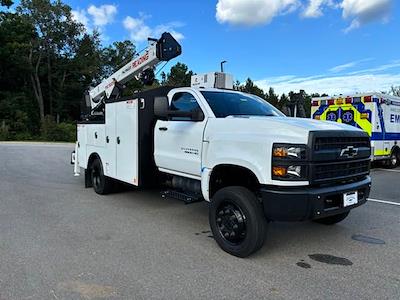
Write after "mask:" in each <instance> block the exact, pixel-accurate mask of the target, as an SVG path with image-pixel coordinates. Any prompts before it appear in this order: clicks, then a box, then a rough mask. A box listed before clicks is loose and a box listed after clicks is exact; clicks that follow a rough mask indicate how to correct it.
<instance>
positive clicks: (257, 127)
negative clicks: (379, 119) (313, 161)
mask: <svg viewBox="0 0 400 300" xmlns="http://www.w3.org/2000/svg"><path fill="white" fill-rule="evenodd" d="M325 130H336V131H344V130H345V131H360V129H358V128H356V127H353V126H349V125H345V124H340V123H336V122H327V121H318V120H311V119H305V118H288V117H262V116H251V117H247V116H246V117H245V116H243V117H242V116H230V117H227V118H210V119H209V120H208V124H207V130H206V132H205V136H204V137H205V140H209V139H212V138H213V137H215V138H217V139H242V140H243V139H254V138H257V137H262V138H263V139H264V138H267V139H271V140H274V142H292V143H307V141H308V134H309V132H310V131H325ZM217 136H218V137H217Z"/></svg>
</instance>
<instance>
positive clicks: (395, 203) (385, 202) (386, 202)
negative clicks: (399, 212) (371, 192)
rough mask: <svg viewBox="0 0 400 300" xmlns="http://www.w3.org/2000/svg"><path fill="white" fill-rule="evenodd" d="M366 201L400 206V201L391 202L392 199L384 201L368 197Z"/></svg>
mask: <svg viewBox="0 0 400 300" xmlns="http://www.w3.org/2000/svg"><path fill="white" fill-rule="evenodd" d="M368 201H372V202H378V203H384V204H391V205H397V206H400V203H397V202H392V201H386V200H379V199H372V198H368Z"/></svg>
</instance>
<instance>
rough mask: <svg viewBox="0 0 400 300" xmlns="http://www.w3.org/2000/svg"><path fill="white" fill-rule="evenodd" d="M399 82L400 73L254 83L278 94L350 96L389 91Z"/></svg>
mask: <svg viewBox="0 0 400 300" xmlns="http://www.w3.org/2000/svg"><path fill="white" fill-rule="evenodd" d="M399 82H400V73H396V74H363V75H344V76H330V77H318V76H316V78H312V79H307V78H301V77H299V78H296V79H293V80H289V81H279V82H274V78H267V79H263V80H258V81H255V83H256V84H257V85H258V86H259V87H261V88H263V89H264V90H268V89H269V87H271V86H272V87H273V88H274V89H275V92H276V93H278V94H282V93H286V94H287V93H289V92H290V91H298V90H300V89H302V90H305V91H306V92H307V93H320V94H322V93H327V94H328V95H338V94H352V93H361V92H371V91H378V92H380V91H389V90H390V87H391V86H397V85H399Z"/></svg>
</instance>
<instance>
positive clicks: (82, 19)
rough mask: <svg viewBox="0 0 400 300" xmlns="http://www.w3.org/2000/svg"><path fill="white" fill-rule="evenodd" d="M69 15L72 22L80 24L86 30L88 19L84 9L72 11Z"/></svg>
mask: <svg viewBox="0 0 400 300" xmlns="http://www.w3.org/2000/svg"><path fill="white" fill-rule="evenodd" d="M71 15H72V20H74V21H75V22H78V23H81V24H82V25H83V26H85V27H86V28H89V19H88V17H87V15H86V11H85V10H84V9H78V10H72V11H71Z"/></svg>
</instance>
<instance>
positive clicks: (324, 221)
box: [314, 211, 350, 225]
mask: <svg viewBox="0 0 400 300" xmlns="http://www.w3.org/2000/svg"><path fill="white" fill-rule="evenodd" d="M349 213H350V212H349V211H348V212H345V213H341V214H338V215H334V216H330V217H326V218H322V219H316V220H314V222H315V223H320V224H324V225H334V224H336V223H339V222H342V221H343V220H344V219H346V218H347V216H348V215H349Z"/></svg>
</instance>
